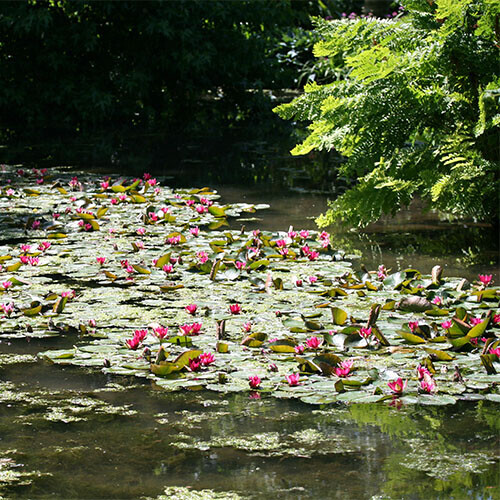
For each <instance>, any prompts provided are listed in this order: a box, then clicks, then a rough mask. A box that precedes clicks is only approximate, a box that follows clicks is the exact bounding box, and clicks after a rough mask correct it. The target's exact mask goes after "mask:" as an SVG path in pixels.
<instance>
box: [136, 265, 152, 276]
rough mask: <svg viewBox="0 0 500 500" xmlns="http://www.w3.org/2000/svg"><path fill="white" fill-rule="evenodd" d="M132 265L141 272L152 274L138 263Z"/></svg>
mask: <svg viewBox="0 0 500 500" xmlns="http://www.w3.org/2000/svg"><path fill="white" fill-rule="evenodd" d="M132 267H133V268H134V269H135V270H136V271H137V272H138V273H139V274H151V271H150V270H149V269H147V268H145V267H142V266H139V265H138V264H132Z"/></svg>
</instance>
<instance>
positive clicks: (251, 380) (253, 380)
mask: <svg viewBox="0 0 500 500" xmlns="http://www.w3.org/2000/svg"><path fill="white" fill-rule="evenodd" d="M261 382H262V381H261V379H260V377H258V376H257V375H253V376H252V375H251V376H250V377H248V385H249V386H250V387H251V388H252V389H257V388H258V387H259V386H260V383H261Z"/></svg>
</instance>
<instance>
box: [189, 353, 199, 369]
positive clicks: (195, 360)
mask: <svg viewBox="0 0 500 500" xmlns="http://www.w3.org/2000/svg"><path fill="white" fill-rule="evenodd" d="M200 368H201V361H200V357H199V356H198V357H196V358H193V359H190V360H189V369H190V370H191V371H192V372H197V371H199V370H200Z"/></svg>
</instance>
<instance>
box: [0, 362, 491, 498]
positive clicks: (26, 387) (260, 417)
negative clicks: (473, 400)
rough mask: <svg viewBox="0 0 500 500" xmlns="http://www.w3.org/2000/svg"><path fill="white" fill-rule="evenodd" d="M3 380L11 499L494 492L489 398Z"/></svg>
mask: <svg viewBox="0 0 500 500" xmlns="http://www.w3.org/2000/svg"><path fill="white" fill-rule="evenodd" d="M5 380H9V386H10V387H11V389H10V390H11V391H12V394H11V393H9V392H8V391H5V390H4V391H3V396H2V399H3V404H2V407H1V412H0V429H1V436H2V437H1V440H0V457H1V458H0V487H1V488H2V489H1V491H2V493H3V494H5V495H6V497H7V498H96V499H97V498H144V497H151V498H156V497H157V496H158V495H160V494H161V493H163V491H164V490H165V489H166V488H168V487H189V488H190V489H192V490H193V491H195V492H196V490H214V491H217V492H237V493H238V494H239V495H240V496H241V497H243V498H271V497H275V498H284V499H285V498H296V499H309V498H339V499H346V498H348V499H373V498H415V499H417V498H425V499H428V498H436V499H445V498H446V499H448V498H457V499H461V498H477V499H480V498H498V494H499V490H498V479H499V477H498V451H499V449H498V447H499V433H498V429H499V424H500V421H499V419H498V414H497V411H496V407H495V406H494V405H493V404H484V403H483V404H477V405H474V404H461V405H459V406H458V407H455V408H451V409H450V408H446V409H441V408H431V409H425V408H402V409H397V408H392V407H390V406H387V405H370V406H367V405H363V406H362V407H358V406H356V405H354V406H351V407H342V406H330V407H326V408H318V407H310V406H307V405H303V404H299V403H296V402H287V401H276V400H272V399H261V400H254V399H249V398H248V395H243V396H231V397H228V398H221V397H218V396H217V395H214V394H208V393H179V394H167V393H165V392H164V391H161V390H158V391H157V390H155V388H154V387H151V386H148V385H143V384H140V383H138V382H137V381H132V380H128V379H120V378H114V379H106V377H104V376H102V375H100V374H96V373H93V374H90V373H87V372H82V371H81V370H78V369H69V368H62V369H61V368H54V367H50V366H46V365H40V364H38V363H36V364H32V363H28V364H17V365H12V366H10V367H4V368H3V370H2V381H5ZM35 380H36V381H35ZM3 383H5V382H3ZM9 394H11V395H9ZM424 450H425V454H424ZM424 457H425V458H424ZM7 472H10V475H8V474H7ZM13 474H14V475H17V476H14V477H12V475H13ZM204 496H206V497H209V496H208V493H205V494H201V495H200V496H198V498H204ZM209 498H210V497H209Z"/></svg>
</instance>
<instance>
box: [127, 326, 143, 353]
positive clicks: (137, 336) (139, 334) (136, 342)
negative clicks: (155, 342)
mask: <svg viewBox="0 0 500 500" xmlns="http://www.w3.org/2000/svg"><path fill="white" fill-rule="evenodd" d="M147 334H148V331H147V330H136V331H135V332H134V336H133V337H132V338H131V339H127V341H126V342H127V347H128V348H129V349H132V350H133V351H135V350H136V349H137V348H138V347H139V346H140V345H141V343H142V341H143V340H144V339H145V338H146V336H147Z"/></svg>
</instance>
